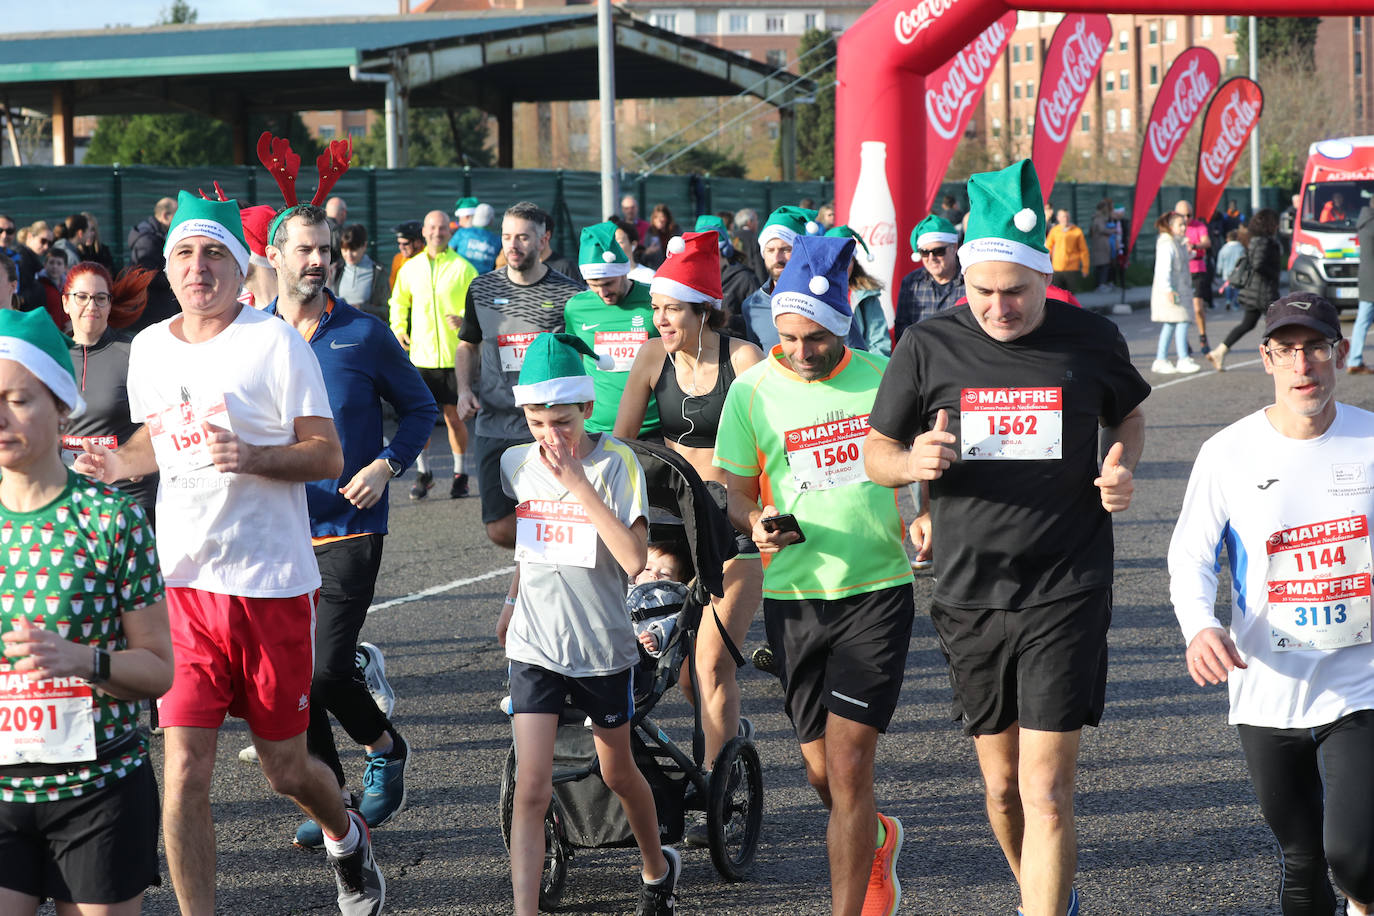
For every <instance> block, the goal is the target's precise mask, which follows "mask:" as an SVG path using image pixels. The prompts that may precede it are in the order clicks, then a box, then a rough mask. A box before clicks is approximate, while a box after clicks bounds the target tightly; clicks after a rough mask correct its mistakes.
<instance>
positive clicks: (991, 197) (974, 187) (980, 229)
mask: <svg viewBox="0 0 1374 916" xmlns="http://www.w3.org/2000/svg"><path fill="white" fill-rule="evenodd" d="M968 200H969V220H968V233H967V235H965V236H964V244H963V245H961V246H960V247H959V263H960V264H961V265H962V266H963V269H964V271H965V272H967V271H968V269H969V266H970V265H972V264H977V263H979V262H980V261H1010V262H1012V263H1013V264H1022V265H1024V266H1026V267H1029V268H1030V269H1031V270H1033V271H1035V272H1036V273H1042V274H1048V273H1053V268H1052V267H1051V266H1050V252H1049V249H1048V248H1046V247H1045V232H1046V228H1045V199H1044V196H1043V195H1042V194H1041V193H1040V179H1039V177H1037V176H1036V174H1035V166H1033V165H1031V161H1030V160H1029V159H1022V160H1021V161H1020V162H1014V163H1012V164H1011V165H1009V166H1007V167H1006V168H1004V169H1002V170H1001V171H1000V172H979V173H978V174H976V175H970V176H969V180H968Z"/></svg>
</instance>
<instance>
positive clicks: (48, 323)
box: [0, 309, 86, 444]
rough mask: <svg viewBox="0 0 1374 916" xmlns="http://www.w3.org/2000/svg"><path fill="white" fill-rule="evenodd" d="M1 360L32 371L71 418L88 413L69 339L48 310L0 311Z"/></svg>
mask: <svg viewBox="0 0 1374 916" xmlns="http://www.w3.org/2000/svg"><path fill="white" fill-rule="evenodd" d="M0 359H8V360H11V361H13V362H16V363H18V364H19V365H21V366H23V367H24V368H25V369H27V370H29V371H30V372H32V373H33V374H34V375H35V376H36V377H37V378H38V380H39V381H40V382H42V383H43V384H44V385H46V386H47V387H48V390H49V391H51V392H52V393H53V394H54V395H55V396H56V397H57V399H58V400H59V401H61V402H62V403H63V404H66V405H67V408H68V409H69V410H70V411H71V413H70V414H69V416H73V417H78V416H80V415H81V414H82V413H84V412H85V410H86V402H85V401H84V400H82V398H81V390H80V389H79V388H78V387H77V384H76V371H75V370H74V369H73V368H72V357H71V353H70V352H69V351H68V350H67V338H65V337H63V336H62V332H61V331H59V330H58V329H57V325H55V324H53V323H52V319H51V318H49V317H48V312H47V310H46V309H34V310H33V311H31V312H16V311H13V310H11V309H5V310H3V311H0ZM54 444H55V443H54Z"/></svg>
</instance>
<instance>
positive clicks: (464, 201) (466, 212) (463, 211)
mask: <svg viewBox="0 0 1374 916" xmlns="http://www.w3.org/2000/svg"><path fill="white" fill-rule="evenodd" d="M476 212H477V198H475V197H460V198H458V202H457V203H455V204H454V205H453V215H454V216H456V217H458V218H459V219H462V218H463V217H465V216H472V214H474V213H476Z"/></svg>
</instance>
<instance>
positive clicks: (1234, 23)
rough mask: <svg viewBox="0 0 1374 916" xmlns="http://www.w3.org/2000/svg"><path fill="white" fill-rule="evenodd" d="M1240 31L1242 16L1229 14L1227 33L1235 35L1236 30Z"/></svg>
mask: <svg viewBox="0 0 1374 916" xmlns="http://www.w3.org/2000/svg"><path fill="white" fill-rule="evenodd" d="M1239 31H1240V17H1239V16H1227V17H1226V33H1227V34H1228V35H1234V34H1235V33H1236V32H1239Z"/></svg>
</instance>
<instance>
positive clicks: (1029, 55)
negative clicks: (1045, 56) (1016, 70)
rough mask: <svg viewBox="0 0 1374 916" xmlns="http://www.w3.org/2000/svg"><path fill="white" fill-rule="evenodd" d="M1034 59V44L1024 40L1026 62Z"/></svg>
mask: <svg viewBox="0 0 1374 916" xmlns="http://www.w3.org/2000/svg"><path fill="white" fill-rule="evenodd" d="M1034 60H1035V45H1033V44H1031V43H1030V42H1029V41H1028V42H1026V63H1028V64H1029V63H1031V62H1032V61H1034Z"/></svg>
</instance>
